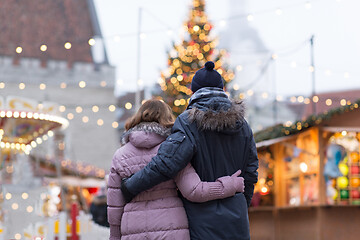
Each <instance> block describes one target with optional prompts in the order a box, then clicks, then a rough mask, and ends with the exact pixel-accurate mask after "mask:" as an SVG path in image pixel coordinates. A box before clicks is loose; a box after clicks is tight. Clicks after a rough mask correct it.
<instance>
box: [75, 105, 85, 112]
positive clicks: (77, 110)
mask: <svg viewBox="0 0 360 240" xmlns="http://www.w3.org/2000/svg"><path fill="white" fill-rule="evenodd" d="M75 111H76V112H77V113H81V112H82V111H83V109H82V107H80V106H77V107H76V108H75Z"/></svg>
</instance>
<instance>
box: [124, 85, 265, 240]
mask: <svg viewBox="0 0 360 240" xmlns="http://www.w3.org/2000/svg"><path fill="white" fill-rule="evenodd" d="M189 162H191V164H192V165H193V167H194V168H195V170H196V171H197V173H198V174H199V176H200V178H201V180H202V181H214V180H216V179H217V178H218V177H221V176H224V175H231V174H233V173H234V172H236V171H237V170H238V169H241V170H242V174H241V176H242V177H244V179H245V193H238V194H236V195H235V196H234V197H230V198H226V199H221V200H213V201H209V202H206V203H192V202H190V201H188V200H186V199H184V198H183V202H184V207H185V210H186V214H187V216H188V220H189V227H190V236H191V239H194V240H203V239H209V240H211V239H214V240H217V239H219V240H220V239H221V240H224V239H241V240H242V239H250V234H249V220H248V213H247V207H248V206H249V205H250V201H251V198H252V195H253V191H254V184H255V183H256V182H257V169H258V158H257V152H256V146H255V142H254V138H253V135H252V131H251V129H250V127H249V125H248V124H247V122H246V120H245V119H244V107H243V104H242V103H236V102H231V101H230V100H229V98H228V97H227V95H226V94H225V92H224V91H222V90H221V89H219V88H201V89H200V90H198V91H196V92H195V94H194V95H193V96H192V97H191V99H190V103H189V106H188V109H187V110H186V111H185V112H184V113H182V114H181V115H180V116H179V117H178V118H177V119H176V121H175V124H174V127H173V129H172V134H171V135H170V136H169V137H168V138H167V140H166V141H165V142H163V143H162V144H161V146H160V148H159V151H158V154H157V155H156V156H155V157H154V158H153V161H151V162H150V163H149V164H148V165H147V166H146V167H145V168H144V169H143V170H142V171H139V172H137V173H136V174H134V175H133V176H132V177H131V178H129V179H126V180H123V184H122V186H121V188H122V191H123V193H124V195H125V198H127V197H128V199H131V198H132V197H133V196H135V195H137V194H138V193H140V192H142V191H144V190H146V189H149V188H150V187H152V186H154V185H156V184H158V183H160V182H162V181H165V180H168V179H169V178H173V177H174V176H175V175H176V173H177V172H179V171H180V170H181V169H182V168H184V167H185V166H186V165H187V164H188V163H189Z"/></svg>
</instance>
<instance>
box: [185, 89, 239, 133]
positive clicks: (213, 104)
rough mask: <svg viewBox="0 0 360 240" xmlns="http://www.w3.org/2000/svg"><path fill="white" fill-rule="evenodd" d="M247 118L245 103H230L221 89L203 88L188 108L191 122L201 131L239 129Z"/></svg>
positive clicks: (193, 97) (192, 98) (195, 95)
mask: <svg viewBox="0 0 360 240" xmlns="http://www.w3.org/2000/svg"><path fill="white" fill-rule="evenodd" d="M244 117H245V106H244V103H243V101H230V99H229V98H228V96H227V95H226V93H225V92H224V91H223V90H222V89H219V88H202V89H200V90H198V91H196V92H195V94H194V95H193V96H192V97H191V99H190V103H189V106H188V118H189V121H190V122H196V124H197V127H198V128H199V129H200V130H211V131H223V130H231V129H236V128H238V127H239V126H240V125H241V124H242V122H243V121H244Z"/></svg>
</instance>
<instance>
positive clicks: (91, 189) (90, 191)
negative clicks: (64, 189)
mask: <svg viewBox="0 0 360 240" xmlns="http://www.w3.org/2000/svg"><path fill="white" fill-rule="evenodd" d="M87 190H88V191H89V193H90V194H95V193H97V192H98V191H99V188H96V187H93V188H88V189H87Z"/></svg>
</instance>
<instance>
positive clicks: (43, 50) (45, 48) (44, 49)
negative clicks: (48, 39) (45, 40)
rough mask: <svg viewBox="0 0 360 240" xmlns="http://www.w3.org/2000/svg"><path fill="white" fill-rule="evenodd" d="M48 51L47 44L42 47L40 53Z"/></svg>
mask: <svg viewBox="0 0 360 240" xmlns="http://www.w3.org/2000/svg"><path fill="white" fill-rule="evenodd" d="M46 50H47V46H46V45H45V44H43V45H41V46H40V51H42V52H45V51H46Z"/></svg>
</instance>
